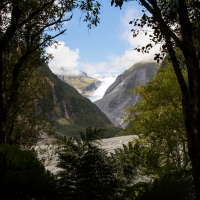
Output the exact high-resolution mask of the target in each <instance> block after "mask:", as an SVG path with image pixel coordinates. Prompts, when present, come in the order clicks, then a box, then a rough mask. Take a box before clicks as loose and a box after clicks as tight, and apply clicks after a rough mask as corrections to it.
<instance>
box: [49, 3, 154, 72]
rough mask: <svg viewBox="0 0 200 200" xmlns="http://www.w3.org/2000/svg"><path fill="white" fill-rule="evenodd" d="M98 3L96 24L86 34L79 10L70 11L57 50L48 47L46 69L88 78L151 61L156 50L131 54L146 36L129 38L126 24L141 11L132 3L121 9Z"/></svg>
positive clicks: (128, 27)
mask: <svg viewBox="0 0 200 200" xmlns="http://www.w3.org/2000/svg"><path fill="white" fill-rule="evenodd" d="M99 3H101V5H102V7H101V11H100V12H101V13H100V24H98V26H97V27H94V28H92V29H91V30H89V31H88V29H87V24H86V23H85V22H83V18H82V19H80V17H81V13H80V11H79V10H75V11H74V12H73V18H72V20H71V21H69V22H67V23H66V24H65V25H64V28H67V31H66V33H65V34H64V35H61V36H59V37H58V38H57V40H58V41H59V43H60V45H59V46H58V47H57V49H55V48H53V47H48V48H47V52H48V53H52V54H53V55H54V59H53V60H51V61H50V63H49V66H50V69H51V70H52V71H53V72H54V73H56V74H63V71H62V70H60V69H61V68H63V69H65V70H66V71H68V73H71V74H77V73H78V71H84V72H86V73H87V74H88V75H89V76H93V75H94V74H105V73H108V72H113V73H117V74H120V73H122V72H123V71H124V70H126V69H128V68H129V67H131V66H132V65H133V64H134V63H136V62H141V61H148V60H152V59H153V55H154V53H156V52H158V47H155V48H154V49H152V51H151V52H150V54H141V53H138V52H136V51H134V48H135V47H137V46H138V45H142V44H147V43H148V37H147V36H146V37H145V36H144V34H140V35H139V36H138V37H137V38H133V37H132V33H131V29H132V28H133V27H132V26H131V25H129V21H131V20H133V19H134V18H138V17H140V16H141V10H142V8H141V7H140V6H139V5H138V3H137V2H136V1H133V2H127V3H124V5H123V7H122V9H121V10H120V9H119V7H117V8H116V7H114V6H112V7H111V5H110V0H99Z"/></svg>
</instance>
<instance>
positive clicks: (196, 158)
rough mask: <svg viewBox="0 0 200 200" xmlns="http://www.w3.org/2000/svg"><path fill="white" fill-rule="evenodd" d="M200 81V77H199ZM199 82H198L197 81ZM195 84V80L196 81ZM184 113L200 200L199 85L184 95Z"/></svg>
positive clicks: (195, 182) (197, 194)
mask: <svg viewBox="0 0 200 200" xmlns="http://www.w3.org/2000/svg"><path fill="white" fill-rule="evenodd" d="M199 80H200V77H199ZM197 81H198V80H197ZM194 82H195V80H194ZM183 112H184V119H185V128H186V136H187V142H188V152H189V156H190V160H191V164H192V169H193V178H194V184H195V190H196V196H197V200H200V92H199V84H195V86H194V89H192V90H190V91H189V95H187V96H186V95H184V94H183Z"/></svg>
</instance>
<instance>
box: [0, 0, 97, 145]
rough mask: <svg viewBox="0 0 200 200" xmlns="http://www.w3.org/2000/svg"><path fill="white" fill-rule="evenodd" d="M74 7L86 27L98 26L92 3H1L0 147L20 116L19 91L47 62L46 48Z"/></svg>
mask: <svg viewBox="0 0 200 200" xmlns="http://www.w3.org/2000/svg"><path fill="white" fill-rule="evenodd" d="M76 8H79V9H80V10H81V11H82V12H85V19H84V21H86V22H88V28H91V27H92V25H97V23H98V22H99V18H98V14H99V9H100V4H99V3H98V2H96V1H92V0H86V1H79V0H70V1H68V0H66V1H61V0H59V1H57V0H39V1H38V0H31V1H21V0H3V1H1V2H0V24H1V26H0V144H5V143H9V142H10V140H7V138H12V135H13V131H12V130H14V122H15V119H16V118H20V117H21V116H16V114H15V113H14V112H13V110H15V107H16V105H17V102H18V101H19V98H20V95H18V94H19V93H20V89H22V88H23V87H24V86H25V84H24V83H25V82H26V83H27V82H28V81H27V80H29V79H30V74H32V73H34V71H35V70H36V69H37V68H38V67H41V66H42V65H44V63H45V62H47V61H48V59H49V57H50V56H45V47H47V46H48V45H52V44H53V43H54V39H55V38H56V37H57V36H58V35H60V34H63V33H64V32H65V30H63V29H62V26H63V24H64V23H65V22H67V21H69V20H70V19H71V18H72V14H71V15H67V14H70V13H72V11H73V10H74V9H76ZM10 117H11V118H10ZM9 122H11V123H9ZM8 125H9V127H7V126H8Z"/></svg>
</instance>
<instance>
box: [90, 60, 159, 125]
mask: <svg viewBox="0 0 200 200" xmlns="http://www.w3.org/2000/svg"><path fill="white" fill-rule="evenodd" d="M157 70H158V67H157V64H156V63H155V62H142V63H136V64H134V65H133V66H132V67H131V68H129V69H128V70H126V71H125V72H124V73H122V74H121V75H119V76H118V77H117V79H116V81H115V82H114V83H113V84H112V85H111V86H110V87H109V88H108V89H107V90H106V92H105V94H104V96H103V98H102V99H100V100H98V101H95V102H94V103H95V104H96V105H97V106H98V107H99V108H100V109H101V111H102V112H104V113H105V114H106V115H107V117H108V118H109V119H110V120H111V121H112V122H113V123H114V125H115V126H116V127H122V128H124V127H125V126H126V123H124V121H123V115H124V110H125V109H126V108H127V107H128V106H130V105H135V103H136V102H137V100H138V98H139V97H138V96H137V95H135V94H134V90H135V87H136V86H138V85H139V84H145V83H146V82H147V81H148V80H149V79H151V78H153V77H154V75H155V73H156V72H157Z"/></svg>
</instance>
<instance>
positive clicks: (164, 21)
mask: <svg viewBox="0 0 200 200" xmlns="http://www.w3.org/2000/svg"><path fill="white" fill-rule="evenodd" d="M127 1H128V0H112V1H111V4H112V5H113V4H115V5H116V6H119V7H121V6H122V4H123V3H124V2H127ZM138 3H139V4H140V5H142V6H143V7H144V10H143V12H144V14H143V16H142V18H141V19H139V20H133V21H131V22H130V24H133V25H134V26H137V27H139V28H144V27H145V26H146V25H147V26H149V27H151V28H152V29H153V30H154V34H153V35H151V36H150V37H151V42H150V43H149V44H147V46H145V47H141V48H138V51H142V52H147V53H148V52H149V50H150V49H151V47H152V46H153V45H154V44H157V43H161V44H162V49H161V54H157V55H156V57H155V59H157V60H159V59H160V58H162V57H163V56H164V54H165V53H166V52H167V53H168V54H169V57H170V59H171V62H172V64H173V68H174V72H175V74H176V77H177V80H178V82H179V86H180V88H181V92H182V107H183V113H184V123H185V129H186V137H187V144H188V153H189V156H190V160H191V163H192V168H193V177H194V183H195V188H196V195H197V199H200V123H199V121H200V95H199V94H200V67H199V63H200V35H199V32H200V2H199V1H196V0H189V1H186V0H178V1H171V0H170V1H168V0H160V1H156V0H138ZM132 31H133V35H134V36H137V34H138V33H139V31H138V30H136V29H135V28H134V29H133V30H132ZM175 47H176V48H178V49H179V50H180V52H181V54H182V55H183V60H184V62H185V66H186V69H187V73H188V77H187V78H188V80H187V82H188V84H187V82H186V81H185V80H184V77H183V74H182V70H181V65H180V62H179V55H178V54H177V53H176V51H175Z"/></svg>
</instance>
